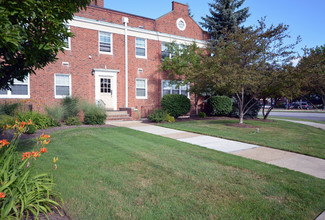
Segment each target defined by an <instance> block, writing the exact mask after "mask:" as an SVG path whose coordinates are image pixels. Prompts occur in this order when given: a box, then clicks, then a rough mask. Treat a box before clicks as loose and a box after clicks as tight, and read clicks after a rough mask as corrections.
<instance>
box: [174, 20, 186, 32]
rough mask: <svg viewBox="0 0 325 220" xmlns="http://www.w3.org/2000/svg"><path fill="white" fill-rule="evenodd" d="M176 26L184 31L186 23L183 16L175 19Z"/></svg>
mask: <svg viewBox="0 0 325 220" xmlns="http://www.w3.org/2000/svg"><path fill="white" fill-rule="evenodd" d="M176 26H177V28H178V29H179V30H181V31H184V30H185V28H186V23H185V21H184V19H183V18H179V19H177V21H176Z"/></svg>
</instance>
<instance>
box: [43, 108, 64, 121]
mask: <svg viewBox="0 0 325 220" xmlns="http://www.w3.org/2000/svg"><path fill="white" fill-rule="evenodd" d="M46 112H47V115H48V116H50V117H51V118H52V119H54V120H55V121H56V122H57V123H60V121H62V120H63V115H64V109H63V107H62V106H58V105H57V106H51V107H46Z"/></svg>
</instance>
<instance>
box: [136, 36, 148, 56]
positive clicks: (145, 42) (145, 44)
mask: <svg viewBox="0 0 325 220" xmlns="http://www.w3.org/2000/svg"><path fill="white" fill-rule="evenodd" d="M137 39H139V40H144V51H145V52H144V53H145V55H144V56H140V55H137ZM138 48H143V47H138ZM134 49H135V57H136V58H142V59H147V39H145V38H141V37H136V38H135V48H134Z"/></svg>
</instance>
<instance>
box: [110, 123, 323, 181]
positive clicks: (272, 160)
mask: <svg viewBox="0 0 325 220" xmlns="http://www.w3.org/2000/svg"><path fill="white" fill-rule="evenodd" d="M107 124H110V125H115V126H120V127H128V128H130V129H134V130H138V131H142V132H146V133H151V134H155V135H160V136H163V137H168V138H172V139H176V140H178V141H182V142H186V143H190V144H195V145H198V146H201V147H206V148H209V149H214V150H217V151H222V152H225V153H230V154H234V155H238V156H242V157H246V158H249V159H253V160H258V161H262V162H265V163H268V164H273V165H276V166H279V167H284V168H287V169H291V170H295V171H299V172H302V173H306V174H309V175H312V176H315V177H318V178H321V179H325V160H323V159H319V158H315V157H311V156H306V155H302V154H298V153H292V152H288V151H283V150H278V149H273V148H268V147H262V146H258V145H253V144H247V143H242V142H238V141H232V140H227V139H223V138H217V137H211V136H207V135H201V134H197V133H192V132H186V131H180V130H175V129H170V128H164V127H159V126H155V125H153V124H150V123H143V122H141V121H115V122H114V121H109V122H107Z"/></svg>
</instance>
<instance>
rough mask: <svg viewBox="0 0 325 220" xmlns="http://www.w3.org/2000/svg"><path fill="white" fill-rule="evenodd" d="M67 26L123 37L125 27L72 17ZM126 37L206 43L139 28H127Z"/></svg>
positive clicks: (200, 45)
mask: <svg viewBox="0 0 325 220" xmlns="http://www.w3.org/2000/svg"><path fill="white" fill-rule="evenodd" d="M69 25H71V26H75V27H79V28H86V29H91V30H97V31H103V32H110V33H113V34H120V35H124V34H125V33H124V31H125V26H124V25H120V24H114V23H109V22H106V21H97V20H93V19H89V18H84V17H79V16H74V19H73V20H71V21H70V22H69ZM128 35H129V36H133V37H139V38H145V39H149V40H156V41H161V42H167V43H171V42H173V41H175V42H176V43H177V44H191V43H192V42H196V44H197V45H198V46H199V47H202V48H204V47H206V46H207V41H204V40H197V39H193V38H187V37H182V36H177V35H172V34H166V33H161V32H157V31H151V30H145V29H141V28H135V27H129V26H128Z"/></svg>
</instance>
